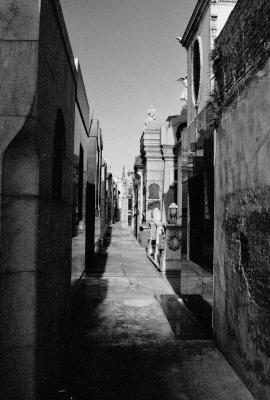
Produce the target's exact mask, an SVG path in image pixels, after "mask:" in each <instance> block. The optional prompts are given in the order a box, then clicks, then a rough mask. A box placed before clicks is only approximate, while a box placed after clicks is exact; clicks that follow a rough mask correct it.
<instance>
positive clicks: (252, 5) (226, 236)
mask: <svg viewBox="0 0 270 400" xmlns="http://www.w3.org/2000/svg"><path fill="white" fill-rule="evenodd" d="M269 28H270V4H269V1H268V0H258V1H256V2H250V1H249V0H239V1H238V3H237V5H236V7H235V9H234V11H233V12H232V14H231V16H230V18H229V20H228V22H227V25H226V26H225V28H224V29H223V31H222V33H221V35H220V36H219V38H218V40H217V44H216V45H217V50H216V52H215V57H216V59H215V69H216V75H217V80H218V88H219V101H221V110H222V117H221V122H220V125H219V128H218V130H217V139H216V142H217V144H216V146H217V147H216V165H215V243H214V248H215V252H214V282H215V285H214V286H215V289H214V330H215V333H216V337H217V341H218V343H219V345H220V346H221V349H222V350H223V352H224V353H225V354H226V356H227V357H228V359H229V361H230V362H231V363H232V365H233V366H234V367H235V368H236V370H237V371H238V372H239V373H240V374H241V376H242V378H243V379H244V381H245V383H246V384H247V385H248V387H249V389H250V390H251V391H252V392H253V394H254V396H255V398H256V399H258V400H266V399H269V398H270V384H269V383H270V352H269V348H270V317H269V307H270V301H269V299H270V263H269V258H270V173H269V165H268V164H269V158H270V113H269V109H270V62H269Z"/></svg>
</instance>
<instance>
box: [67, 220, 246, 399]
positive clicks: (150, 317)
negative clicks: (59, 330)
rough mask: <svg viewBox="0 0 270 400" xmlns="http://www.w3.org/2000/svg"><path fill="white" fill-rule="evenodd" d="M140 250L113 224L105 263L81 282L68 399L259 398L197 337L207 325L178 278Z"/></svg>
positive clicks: (71, 355)
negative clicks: (182, 296) (182, 293)
mask: <svg viewBox="0 0 270 400" xmlns="http://www.w3.org/2000/svg"><path fill="white" fill-rule="evenodd" d="M141 250H142V249H141V248H140V247H139V245H138V243H137V242H136V241H135V239H133V238H132V235H131V233H130V232H129V231H128V230H125V229H123V227H121V226H119V225H118V226H117V225H116V226H114V228H113V232H112V238H111V240H110V244H109V245H108V247H107V248H106V253H107V254H108V257H107V258H106V263H103V264H102V266H101V267H100V268H98V269H97V270H96V271H95V272H94V271H93V274H92V275H89V276H87V277H85V278H83V279H82V280H81V285H80V293H79V295H78V298H77V300H76V301H77V303H74V305H73V308H74V312H73V325H72V329H71V330H72V341H71V345H70V352H69V359H68V362H67V372H66V388H67V389H66V391H65V393H69V394H70V397H68V398H69V399H70V398H71V397H72V398H73V399H74V400H89V399H91V400H157V399H158V400H254V398H253V397H252V395H251V394H250V393H249V392H248V390H247V389H246V388H245V386H244V385H243V383H242V382H241V380H240V379H239V378H238V376H237V375H236V373H235V372H234V371H233V370H232V368H231V367H230V366H229V365H228V363H227V362H226V360H225V359H224V357H223V356H222V355H221V353H220V352H219V351H218V349H217V348H216V347H215V345H214V343H213V342H212V341H211V340H198V339H200V338H201V336H202V334H203V333H205V332H203V331H202V329H203V327H202V326H201V325H200V324H199V322H198V321H197V320H196V318H195V317H193V316H192V314H191V313H190V312H189V311H188V310H187V308H186V306H185V304H184V302H182V301H179V298H178V296H177V295H176V294H175V291H174V290H173V288H172V286H171V284H170V282H171V280H172V282H173V283H174V285H176V286H177V287H178V286H179V277H171V276H170V277H169V276H168V277H166V276H165V275H163V274H161V273H158V272H157V271H156V270H155V268H154V266H153V264H152V263H151V262H150V261H147V260H145V257H144V253H143V252H142V251H141ZM103 260H104V258H103ZM120 264H121V266H120ZM167 278H168V279H167ZM173 279H175V282H174V281H173ZM194 304H196V302H195V303H194ZM194 337H196V339H197V340H189V339H190V338H194Z"/></svg>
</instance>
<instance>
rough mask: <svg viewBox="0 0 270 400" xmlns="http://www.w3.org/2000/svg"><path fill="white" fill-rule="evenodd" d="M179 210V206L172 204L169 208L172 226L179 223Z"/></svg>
mask: <svg viewBox="0 0 270 400" xmlns="http://www.w3.org/2000/svg"><path fill="white" fill-rule="evenodd" d="M177 210H178V205H177V204H175V203H172V204H171V205H170V206H169V218H168V220H169V223H170V224H173V223H176V221H177Z"/></svg>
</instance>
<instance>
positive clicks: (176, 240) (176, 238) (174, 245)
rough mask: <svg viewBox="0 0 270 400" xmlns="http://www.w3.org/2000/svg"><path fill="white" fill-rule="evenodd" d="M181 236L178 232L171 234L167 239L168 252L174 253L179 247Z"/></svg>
mask: <svg viewBox="0 0 270 400" xmlns="http://www.w3.org/2000/svg"><path fill="white" fill-rule="evenodd" d="M181 244H182V242H181V235H180V234H179V233H178V232H172V233H171V234H170V235H169V238H168V247H169V249H170V250H173V251H176V250H179V249H180V247H181Z"/></svg>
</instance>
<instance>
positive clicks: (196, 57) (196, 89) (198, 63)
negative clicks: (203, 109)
mask: <svg viewBox="0 0 270 400" xmlns="http://www.w3.org/2000/svg"><path fill="white" fill-rule="evenodd" d="M201 57H202V54H201V45H200V40H199V38H197V39H196V40H195V42H194V45H193V54H192V58H193V70H192V73H193V74H192V75H193V79H192V85H193V96H194V103H195V104H197V103H198V99H199V93H200V85H201V74H202V59H201Z"/></svg>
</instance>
